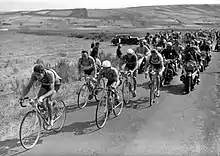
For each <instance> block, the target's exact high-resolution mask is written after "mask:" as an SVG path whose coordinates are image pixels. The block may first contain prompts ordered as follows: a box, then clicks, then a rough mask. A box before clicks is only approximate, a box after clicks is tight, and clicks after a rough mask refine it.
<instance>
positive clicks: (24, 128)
mask: <svg viewBox="0 0 220 156" xmlns="http://www.w3.org/2000/svg"><path fill="white" fill-rule="evenodd" d="M40 133H41V119H40V117H39V115H38V114H37V112H36V111H34V110H33V111H29V112H28V113H27V114H26V115H25V116H24V118H23V119H22V121H21V125H20V130H19V139H20V142H21V145H22V146H23V147H24V148H25V149H28V150H29V149H31V148H33V147H34V146H35V145H36V144H37V142H38V140H39V137H40Z"/></svg>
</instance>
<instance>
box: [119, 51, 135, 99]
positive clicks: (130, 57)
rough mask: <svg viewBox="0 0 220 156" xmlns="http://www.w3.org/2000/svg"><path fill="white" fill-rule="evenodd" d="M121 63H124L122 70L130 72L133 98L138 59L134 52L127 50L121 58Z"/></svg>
mask: <svg viewBox="0 0 220 156" xmlns="http://www.w3.org/2000/svg"><path fill="white" fill-rule="evenodd" d="M122 61H123V63H125V68H124V70H127V71H131V73H132V77H133V80H134V90H133V93H132V95H133V97H135V96H136V87H137V80H136V77H137V69H138V58H137V55H136V54H135V52H134V51H133V50H132V49H128V50H127V54H125V55H124V56H123V57H122Z"/></svg>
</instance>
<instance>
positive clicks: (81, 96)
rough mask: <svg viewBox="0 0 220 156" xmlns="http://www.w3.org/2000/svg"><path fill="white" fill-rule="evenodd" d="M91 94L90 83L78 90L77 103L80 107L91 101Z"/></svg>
mask: <svg viewBox="0 0 220 156" xmlns="http://www.w3.org/2000/svg"><path fill="white" fill-rule="evenodd" d="M89 95H90V91H89V88H88V85H87V84H84V85H82V87H81V88H80V90H79V92H78V97H77V103H78V107H79V108H81V109H82V108H84V107H85V106H86V105H87V103H88V101H89V99H88V97H89Z"/></svg>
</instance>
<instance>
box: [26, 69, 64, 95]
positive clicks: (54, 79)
mask: <svg viewBox="0 0 220 156" xmlns="http://www.w3.org/2000/svg"><path fill="white" fill-rule="evenodd" d="M61 80H62V78H61V77H60V76H59V75H58V74H57V73H56V72H55V71H54V70H53V69H45V75H44V77H43V78H42V79H41V80H40V81H39V82H40V83H41V87H43V88H45V89H46V90H50V85H51V84H54V86H55V90H56V91H57V86H60V84H61ZM30 81H32V82H34V81H37V77H36V76H35V73H32V75H31V80H30Z"/></svg>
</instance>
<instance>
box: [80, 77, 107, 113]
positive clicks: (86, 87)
mask: <svg viewBox="0 0 220 156" xmlns="http://www.w3.org/2000/svg"><path fill="white" fill-rule="evenodd" d="M83 77H84V79H85V83H84V84H83V85H82V86H81V87H80V89H79V92H78V93H77V94H78V97H77V104H78V107H79V108H81V109H82V108H84V107H85V106H86V105H87V103H88V101H89V99H88V98H89V95H90V94H92V96H93V97H95V100H96V101H97V102H98V101H99V100H100V99H99V97H98V94H99V93H100V92H101V90H102V88H104V86H105V81H104V79H101V82H100V87H99V89H98V92H97V93H98V94H94V91H93V89H94V86H95V82H96V80H95V78H93V77H92V76H89V75H86V74H84V75H83ZM83 91H84V92H83ZM85 93H87V94H86V95H85V96H84V94H85ZM81 96H82V97H81ZM83 98H86V101H85V102H84V101H81V100H83Z"/></svg>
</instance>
